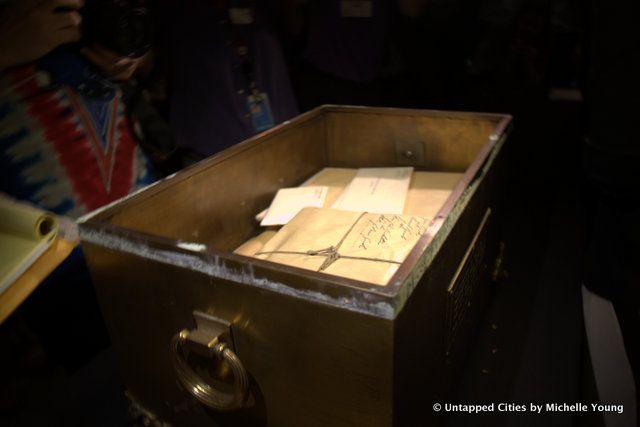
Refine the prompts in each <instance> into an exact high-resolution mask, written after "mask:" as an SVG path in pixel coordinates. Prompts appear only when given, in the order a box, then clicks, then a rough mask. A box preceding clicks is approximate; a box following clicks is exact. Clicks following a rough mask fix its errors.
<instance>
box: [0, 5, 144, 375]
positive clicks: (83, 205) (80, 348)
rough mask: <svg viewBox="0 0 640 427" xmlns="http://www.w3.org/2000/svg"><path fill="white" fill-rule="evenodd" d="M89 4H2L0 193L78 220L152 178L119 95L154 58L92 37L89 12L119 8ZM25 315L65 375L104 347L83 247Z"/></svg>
mask: <svg viewBox="0 0 640 427" xmlns="http://www.w3.org/2000/svg"><path fill="white" fill-rule="evenodd" d="M87 3H91V5H90V4H87V5H85V4H84V1H83V0H0V147H1V148H2V149H1V150H0V192H2V193H6V194H7V195H9V196H11V197H13V198H15V199H20V200H24V201H27V202H29V203H31V204H34V205H36V206H38V207H40V208H42V209H45V210H48V211H51V212H54V213H56V214H58V215H64V216H69V217H72V218H77V217H79V216H80V215H83V214H85V213H87V212H90V211H92V210H94V209H97V208H99V207H100V206H103V205H105V204H107V203H110V202H112V201H114V200H116V199H118V198H120V197H123V196H125V195H127V194H129V193H130V192H131V191H133V190H135V189H137V188H140V187H142V186H144V185H146V184H149V183H151V182H152V181H154V180H155V174H154V172H153V169H152V167H151V166H150V163H149V162H148V160H147V158H146V156H145V155H144V153H143V152H142V150H141V149H140V146H139V144H138V138H137V137H136V133H135V132H134V124H133V122H132V120H131V118H130V117H129V116H128V115H127V114H126V113H125V105H124V102H123V94H122V89H121V84H122V82H124V81H126V80H128V79H130V78H132V77H133V76H134V74H135V73H137V72H139V71H140V69H141V68H143V67H144V66H145V65H146V64H147V62H148V60H149V55H150V54H149V53H148V49H147V52H146V53H145V52H142V51H140V50H136V51H135V54H129V53H127V52H124V53H123V52H118V51H116V50H114V48H113V45H111V44H109V43H108V38H109V37H110V36H109V35H107V37H105V39H106V40H107V41H106V42H103V41H102V40H103V39H102V38H100V37H97V36H95V35H94V34H93V33H92V31H93V29H95V28H96V27H88V26H87V25H86V21H88V20H90V19H91V17H90V16H88V15H90V14H91V13H93V9H92V8H93V7H94V6H95V7H97V6H98V3H100V6H101V4H105V5H106V6H105V7H107V8H111V9H110V10H116V9H114V8H115V7H116V6H118V5H117V3H118V2H115V1H109V0H87ZM107 3H109V4H107ZM116 11H117V10H116ZM125 12H126V13H129V11H124V12H123V14H124V13H125ZM136 13H137V12H136ZM112 23H113V25H112V27H113V28H116V29H117V28H120V27H122V26H119V25H118V22H117V20H116V19H115V18H114V19H113V20H112ZM125 24H126V22H125ZM88 34H90V35H91V36H90V37H88ZM118 40H119V39H118ZM107 45H108V46H107ZM21 313H22V315H23V316H24V319H25V320H26V322H27V324H28V325H29V326H30V329H31V330H32V331H34V332H35V333H36V334H37V335H38V337H39V339H40V343H41V344H42V345H43V347H44V348H45V351H46V353H47V355H48V356H49V358H50V359H52V360H54V361H56V362H58V363H60V364H61V365H62V366H64V367H65V368H67V370H69V371H73V370H75V369H76V368H78V367H79V366H81V365H82V364H83V363H85V362H86V361H87V360H88V359H89V358H90V357H91V356H93V355H94V354H95V353H96V352H97V351H99V350H101V349H102V348H104V347H105V346H106V345H107V344H108V338H107V335H106V331H105V328H104V325H103V322H102V319H101V316H100V311H99V309H98V306H97V301H96V299H95V295H94V291H93V287H92V285H91V279H90V277H89V274H88V271H87V268H86V265H85V263H84V258H83V255H82V253H81V251H80V249H79V248H76V250H75V251H74V252H73V253H72V254H71V255H70V257H69V258H68V259H67V260H66V261H65V262H64V263H63V264H62V265H61V266H59V268H58V269H57V270H56V271H54V272H53V273H52V274H51V275H50V276H49V278H48V279H47V280H45V281H44V282H43V283H42V284H41V285H40V286H39V288H38V289H37V290H36V291H35V292H34V293H33V294H32V295H31V296H30V297H29V299H27V300H26V301H25V303H24V304H23V305H22V307H21ZM62 332H64V333H62ZM79 343H82V345H78V344H79Z"/></svg>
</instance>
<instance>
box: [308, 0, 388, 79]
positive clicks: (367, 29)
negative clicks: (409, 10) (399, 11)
mask: <svg viewBox="0 0 640 427" xmlns="http://www.w3.org/2000/svg"><path fill="white" fill-rule="evenodd" d="M340 1H341V0H313V3H312V5H311V17H310V23H309V40H308V44H307V48H306V52H305V57H306V58H307V60H308V61H309V62H310V63H311V64H312V65H314V66H315V67H317V68H318V69H319V70H321V71H324V72H325V73H328V74H331V75H333V76H336V77H339V78H342V79H345V80H351V81H354V82H359V83H368V82H371V81H372V80H374V79H375V78H376V77H377V75H378V72H379V71H380V68H381V66H382V60H383V57H384V54H385V49H386V47H387V40H388V35H389V31H390V22H391V16H392V14H393V11H394V8H393V6H394V1H393V0H372V16H371V17H370V18H365V17H357V18H356V17H342V16H341V13H340Z"/></svg>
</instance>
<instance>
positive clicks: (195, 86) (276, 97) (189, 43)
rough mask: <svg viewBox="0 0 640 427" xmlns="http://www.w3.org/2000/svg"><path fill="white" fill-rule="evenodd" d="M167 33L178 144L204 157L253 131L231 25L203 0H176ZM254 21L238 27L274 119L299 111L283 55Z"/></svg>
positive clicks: (246, 85) (244, 75) (243, 73)
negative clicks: (171, 24) (233, 44)
mask: <svg viewBox="0 0 640 427" xmlns="http://www.w3.org/2000/svg"><path fill="white" fill-rule="evenodd" d="M180 9H181V10H180V11H178V12H176V14H174V15H173V16H172V19H173V28H172V29H173V31H172V34H171V35H170V37H169V48H170V53H171V64H172V67H173V69H172V75H171V78H172V83H171V91H172V93H171V111H170V121H171V124H172V126H173V128H174V131H175V134H176V139H177V142H178V145H180V146H183V147H187V148H190V149H192V150H194V151H196V152H197V153H199V154H201V155H203V156H209V155H211V154H214V153H217V152H218V151H220V150H223V149H225V148H227V147H229V146H231V145H233V144H236V143H238V142H240V141H242V140H244V139H246V138H248V137H250V136H252V135H254V134H255V133H256V131H255V130H254V127H253V124H252V120H251V116H250V114H249V107H248V105H247V96H248V95H249V82H248V78H247V73H246V69H245V68H243V66H242V64H241V61H240V58H239V56H238V55H237V53H236V51H235V50H234V48H233V47H232V46H230V42H231V41H232V40H231V39H232V38H233V37H235V36H233V35H232V34H231V31H230V28H233V27H232V26H231V25H230V24H229V23H228V22H227V19H228V17H227V16H226V14H221V13H220V12H218V11H217V10H216V8H215V7H214V6H213V2H210V1H206V0H185V1H183V2H180ZM259 24H260V23H259V22H258V23H257V25H256V24H254V25H244V26H238V27H237V28H239V29H240V31H241V34H242V37H243V38H245V39H246V40H247V44H248V47H249V55H250V58H251V67H252V69H253V75H254V76H255V82H256V84H257V88H258V90H259V91H260V92H264V93H266V94H267V96H268V98H269V103H270V107H271V112H272V115H273V119H274V122H275V123H276V124H277V123H280V122H283V121H285V120H287V119H290V118H292V117H294V116H295V115H297V114H298V109H297V105H296V101H295V98H294V95H293V91H292V89H291V83H290V81H289V75H288V72H287V69H286V65H285V61H284V57H283V54H282V51H281V49H280V46H279V45H278V42H277V40H276V39H275V37H274V36H273V35H272V34H271V32H269V31H268V30H267V29H264V28H261V27H260V25H259Z"/></svg>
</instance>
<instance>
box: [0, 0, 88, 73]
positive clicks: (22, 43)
mask: <svg viewBox="0 0 640 427" xmlns="http://www.w3.org/2000/svg"><path fill="white" fill-rule="evenodd" d="M83 4H84V1H83V0H20V1H15V2H12V3H11V4H9V5H8V6H7V10H6V15H7V16H6V17H5V19H4V22H3V23H2V28H1V29H0V70H1V69H4V68H7V67H11V66H14V65H20V64H25V63H28V62H32V61H35V60H37V59H39V58H41V57H42V56H44V55H46V54H47V53H49V52H51V51H52V50H53V49H55V48H56V47H58V46H60V45H63V44H66V43H71V42H75V41H78V40H80V37H81V31H80V23H81V22H82V18H81V16H80V14H79V13H78V9H80V8H81V7H82V6H83Z"/></svg>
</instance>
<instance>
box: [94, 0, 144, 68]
mask: <svg viewBox="0 0 640 427" xmlns="http://www.w3.org/2000/svg"><path fill="white" fill-rule="evenodd" d="M149 5H150V0H86V3H85V6H84V8H83V9H82V10H81V13H82V19H83V34H84V42H85V43H86V44H92V43H96V44H100V45H102V46H104V47H106V48H108V49H111V50H113V51H114V52H117V53H119V54H121V55H123V56H129V57H134V58H135V57H139V56H142V55H144V54H145V53H146V52H147V51H148V50H149V49H151V45H152V43H153V20H152V16H151V10H150V7H149Z"/></svg>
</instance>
